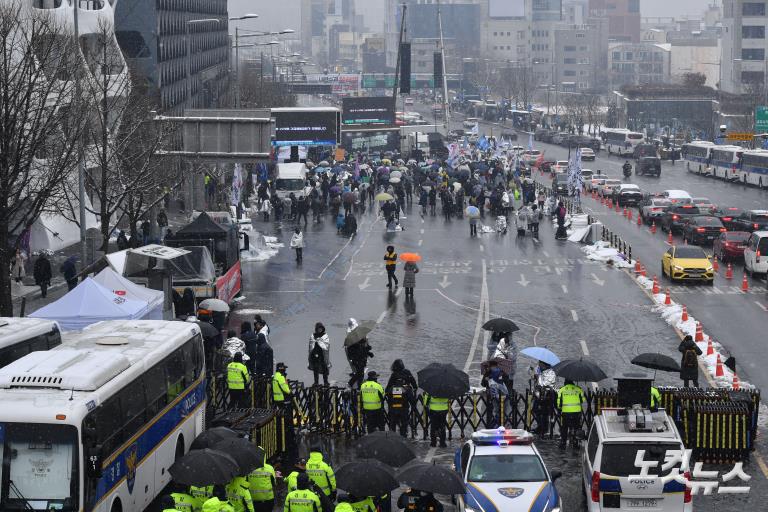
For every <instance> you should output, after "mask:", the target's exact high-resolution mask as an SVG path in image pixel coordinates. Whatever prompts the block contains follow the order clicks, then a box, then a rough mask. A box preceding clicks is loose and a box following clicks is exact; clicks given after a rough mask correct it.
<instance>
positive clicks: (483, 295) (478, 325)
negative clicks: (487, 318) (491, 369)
mask: <svg viewBox="0 0 768 512" xmlns="http://www.w3.org/2000/svg"><path fill="white" fill-rule="evenodd" d="M482 272H483V281H482V286H481V288H480V290H481V291H480V307H479V309H478V310H477V322H475V333H474V335H473V336H472V345H471V346H470V348H469V354H468V355H467V360H466V362H465V363H464V371H465V372H468V371H469V367H470V366H471V365H472V361H474V360H475V352H477V344H478V342H479V341H480V333H481V332H482V327H483V312H484V310H485V308H487V307H488V306H487V301H488V281H487V279H486V277H487V274H486V267H485V258H483V268H482Z"/></svg>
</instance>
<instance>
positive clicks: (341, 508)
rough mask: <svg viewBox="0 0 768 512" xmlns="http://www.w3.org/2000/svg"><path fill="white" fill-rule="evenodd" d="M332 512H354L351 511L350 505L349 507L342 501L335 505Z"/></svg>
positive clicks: (353, 510)
mask: <svg viewBox="0 0 768 512" xmlns="http://www.w3.org/2000/svg"><path fill="white" fill-rule="evenodd" d="M333 512H355V509H353V508H352V505H350V504H349V503H347V502H346V501H342V502H341V503H339V504H338V505H336V508H335V509H333Z"/></svg>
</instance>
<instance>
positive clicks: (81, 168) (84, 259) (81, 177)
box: [74, 0, 104, 268]
mask: <svg viewBox="0 0 768 512" xmlns="http://www.w3.org/2000/svg"><path fill="white" fill-rule="evenodd" d="M79 10H80V0H77V1H75V20H74V25H75V27H74V28H75V49H74V51H76V52H77V57H78V58H77V63H78V66H77V70H76V71H75V72H76V73H77V78H76V80H75V90H76V93H75V97H76V98H78V99H80V98H82V97H83V95H82V92H81V90H80V80H81V78H82V75H81V72H82V69H81V68H82V66H85V62H83V61H82V59H80V25H79V15H78V11H79ZM78 144H79V146H80V147H79V148H78V162H77V195H78V201H79V202H80V211H79V216H80V265H81V267H82V268H85V266H86V265H88V263H89V262H88V250H87V247H86V246H85V231H86V226H85V155H84V154H83V152H84V149H85V148H84V146H85V142H84V141H83V139H82V137H80V138H79V140H78ZM103 221H104V219H102V222H103Z"/></svg>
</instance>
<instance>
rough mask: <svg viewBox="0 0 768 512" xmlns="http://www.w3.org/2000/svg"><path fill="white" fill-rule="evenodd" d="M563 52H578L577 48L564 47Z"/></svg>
mask: <svg viewBox="0 0 768 512" xmlns="http://www.w3.org/2000/svg"><path fill="white" fill-rule="evenodd" d="M563 51H564V52H575V51H576V47H575V46H564V47H563Z"/></svg>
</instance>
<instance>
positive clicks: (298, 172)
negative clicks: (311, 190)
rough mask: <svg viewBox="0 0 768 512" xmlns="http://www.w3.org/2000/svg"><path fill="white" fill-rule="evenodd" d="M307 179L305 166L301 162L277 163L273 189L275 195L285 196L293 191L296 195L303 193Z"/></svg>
mask: <svg viewBox="0 0 768 512" xmlns="http://www.w3.org/2000/svg"><path fill="white" fill-rule="evenodd" d="M306 180H307V166H306V165H304V164H303V163H301V162H291V163H287V164H277V178H276V179H275V191H276V192H277V197H280V198H286V197H288V195H289V194H290V193H291V192H293V193H294V195H296V196H297V197H298V196H300V195H302V194H303V190H304V183H305V182H306Z"/></svg>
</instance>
